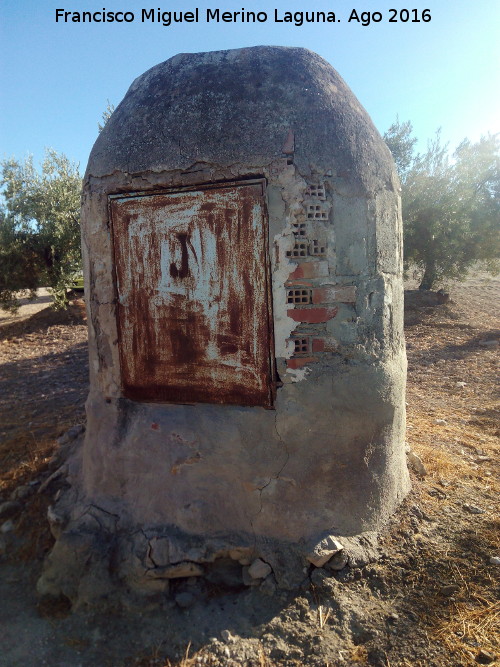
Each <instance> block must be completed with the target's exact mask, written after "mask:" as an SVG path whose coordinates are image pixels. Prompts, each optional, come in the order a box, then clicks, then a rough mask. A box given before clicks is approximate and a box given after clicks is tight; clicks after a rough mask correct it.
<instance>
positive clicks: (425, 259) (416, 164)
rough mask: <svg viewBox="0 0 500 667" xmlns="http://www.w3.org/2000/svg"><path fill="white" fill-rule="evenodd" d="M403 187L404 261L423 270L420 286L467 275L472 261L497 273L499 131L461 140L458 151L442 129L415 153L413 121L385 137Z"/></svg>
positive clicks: (499, 251)
mask: <svg viewBox="0 0 500 667" xmlns="http://www.w3.org/2000/svg"><path fill="white" fill-rule="evenodd" d="M384 139H385V141H386V143H387V145H388V146H389V148H390V149H391V151H392V153H393V156H394V159H395V162H396V166H397V168H398V171H399V175H400V179H401V185H402V209H403V229H404V242H405V265H406V266H407V267H408V266H414V267H415V266H416V267H417V269H418V270H419V271H420V276H421V281H420V286H419V288H420V289H422V290H428V289H432V288H433V287H435V286H436V284H437V283H439V282H441V281H443V280H445V279H463V278H465V276H466V275H467V272H468V270H469V269H470V267H471V266H472V265H473V264H476V263H478V262H479V263H481V264H482V266H483V267H484V268H485V269H486V270H488V271H490V272H497V271H498V269H499V258H500V142H499V138H498V136H497V135H487V136H485V137H482V138H481V139H480V141H478V142H477V143H472V142H470V141H469V140H468V139H465V140H464V141H462V143H461V144H460V145H459V146H458V148H457V149H456V150H455V152H454V153H453V154H451V155H450V154H449V151H448V146H447V145H443V144H442V142H441V138H440V133H439V132H437V133H436V136H435V138H434V139H433V140H432V141H430V142H429V143H428V146H427V150H426V151H425V152H424V153H422V154H415V153H414V144H415V139H414V138H413V137H412V126H411V123H400V122H399V121H396V123H394V124H393V125H392V126H391V127H390V128H389V130H388V131H387V132H386V134H385V135H384Z"/></svg>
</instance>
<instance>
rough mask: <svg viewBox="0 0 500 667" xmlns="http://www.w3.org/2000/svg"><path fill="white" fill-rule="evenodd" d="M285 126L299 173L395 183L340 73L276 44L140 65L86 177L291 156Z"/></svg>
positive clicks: (370, 185) (374, 184) (369, 184)
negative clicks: (327, 173)
mask: <svg viewBox="0 0 500 667" xmlns="http://www.w3.org/2000/svg"><path fill="white" fill-rule="evenodd" d="M292 133H293V136H294V151H295V152H294V163H295V164H296V165H297V167H298V169H299V171H300V172H301V173H303V174H307V173H310V171H311V170H313V171H317V170H320V171H322V170H323V171H327V170H329V169H333V170H334V172H336V173H334V175H337V176H339V177H341V178H344V179H346V180H348V181H351V182H357V183H358V184H362V185H363V186H364V188H366V189H367V190H373V189H377V188H378V187H381V186H382V187H384V186H385V187H387V185H388V184H390V183H391V182H393V180H392V176H393V167H392V158H391V156H390V153H389V151H388V149H387V148H386V146H385V144H384V142H383V141H382V139H381V137H380V135H379V133H378V132H377V130H376V129H375V127H374V126H373V124H372V122H371V120H370V118H369V116H368V114H367V113H366V112H365V111H364V109H363V108H362V107H361V105H360V104H359V102H358V101H357V99H356V98H355V96H354V95H353V94H352V92H351V91H350V89H349V88H348V86H347V85H346V84H345V82H344V81H343V79H342V78H341V77H340V76H339V74H338V73H337V72H336V71H335V70H334V69H333V68H332V67H331V65H329V64H328V63H327V62H326V61H325V60H323V59H322V58H320V57H319V56H318V55H317V54H315V53H313V52H311V51H309V50H307V49H302V48H290V47H281V46H279V47H278V46H256V47H252V48H244V49H234V50H230V51H214V52H208V53H182V54H179V55H177V56H175V57H173V58H170V60H167V61H165V62H163V63H161V64H159V65H157V66H155V67H153V68H151V69H150V70H148V71H147V72H146V73H145V74H143V75H142V76H140V77H138V78H137V79H136V80H135V81H134V82H133V84H132V85H131V86H130V88H129V90H128V92H127V94H126V95H125V98H124V99H123V101H122V102H121V104H120V105H119V106H118V108H117V109H116V111H115V112H114V113H113V115H112V116H111V118H110V120H109V121H108V123H107V124H106V126H105V128H104V130H103V131H102V132H101V134H100V135H99V137H98V139H97V141H96V143H95V145H94V147H93V150H92V153H91V155H90V159H89V164H88V168H87V176H90V175H91V176H95V177H100V176H104V175H106V174H110V173H112V172H114V171H116V170H118V171H124V172H128V173H140V172H143V171H170V170H176V169H180V170H183V169H187V168H189V167H192V165H193V164H196V163H208V164H214V165H222V166H225V167H227V166H230V165H231V164H242V163H243V164H246V165H249V164H250V165H255V167H258V166H264V165H266V164H269V163H270V162H272V161H273V160H275V159H276V158H280V157H284V156H285V155H286V154H289V153H290V150H291V146H292V145H293V142H292V140H291V137H292ZM287 139H288V140H287ZM389 187H391V186H390V185H389Z"/></svg>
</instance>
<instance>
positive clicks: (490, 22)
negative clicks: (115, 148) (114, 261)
mask: <svg viewBox="0 0 500 667" xmlns="http://www.w3.org/2000/svg"><path fill="white" fill-rule="evenodd" d="M158 7H160V8H161V10H162V11H169V10H170V11H174V10H175V11H181V10H182V11H191V10H194V8H195V7H198V8H199V10H200V22H199V23H198V24H195V23H182V24H175V25H172V26H170V27H164V26H163V25H161V24H159V23H150V22H148V23H141V10H142V9H146V10H149V9H151V8H154V9H155V10H156V9H157V8H158ZM207 7H209V8H212V9H215V8H219V9H220V11H221V12H222V11H239V10H241V9H242V8H244V9H245V10H250V11H255V12H257V11H263V12H266V13H267V15H268V21H267V22H265V23H257V24H252V23H241V22H240V23H219V24H217V23H208V24H207V23H206V21H205V12H206V8H207ZM58 8H59V9H64V10H66V11H80V12H82V11H102V9H103V8H105V9H106V11H113V12H117V11H131V12H133V13H134V15H135V20H134V22H133V23H121V24H118V23H95V24H89V23H73V22H68V23H62V22H59V23H56V20H55V15H56V9H58ZM306 8H307V11H333V12H335V15H336V18H337V19H340V20H337V22H336V23H333V24H332V23H327V24H321V23H319V24H318V23H315V24H310V23H308V24H304V25H302V26H300V27H299V26H295V25H294V24H290V23H276V22H275V21H274V10H275V9H276V10H277V11H278V17H279V18H283V17H284V13H285V12H286V11H291V12H297V11H306ZM391 8H395V9H398V10H399V9H404V8H407V9H410V10H412V9H416V10H417V12H416V14H417V16H419V17H420V16H421V12H422V10H424V9H429V10H430V15H431V21H430V22H423V21H422V22H419V23H417V22H406V23H404V22H397V23H390V22H389V21H388V19H389V18H390V16H391V13H390V12H389V10H390V9H391ZM353 9H356V10H357V11H358V14H359V15H361V12H363V11H370V12H376V11H378V12H380V13H381V14H382V20H381V21H380V22H378V23H375V22H372V23H371V24H370V25H367V26H363V25H361V23H356V22H355V21H351V22H348V18H349V16H350V15H351V11H352V10H353ZM413 16H414V14H413V12H411V13H410V18H413ZM258 44H274V45H286V46H303V47H306V48H309V49H311V50H313V51H316V52H317V53H319V54H320V55H321V56H323V57H324V58H325V59H326V60H327V61H329V62H330V63H331V64H332V65H333V66H334V67H335V69H337V71H338V72H339V73H340V74H341V76H342V77H343V78H344V79H345V81H346V82H347V84H348V85H349V86H350V87H351V89H352V90H353V92H354V93H355V94H356V96H357V97H358V99H359V100H360V102H361V104H362V105H363V106H364V107H365V109H366V110H367V111H368V113H369V114H370V115H371V117H372V119H373V121H374V123H375V125H376V126H377V128H378V129H379V131H380V132H381V133H383V132H384V131H385V130H386V129H387V127H388V126H389V125H390V124H391V122H392V121H393V120H394V119H395V118H396V115H399V118H400V119H401V120H411V121H412V123H413V126H414V128H415V134H416V136H418V137H419V139H420V140H421V144H420V147H421V148H424V147H425V142H426V140H427V139H428V138H430V137H431V136H432V135H433V133H434V131H435V130H436V128H438V127H442V132H443V137H444V139H445V140H447V141H450V144H451V146H452V147H454V146H456V145H457V144H458V142H459V141H460V140H461V139H462V138H464V137H469V138H471V139H472V140H477V139H479V137H480V136H481V134H485V133H486V132H488V131H490V132H499V131H500V77H499V65H500V3H498V2H494V1H493V0H476V1H475V2H470V0H456V1H454V2H450V1H449V0H425V2H423V3H422V2H415V1H414V0H411V2H410V0H408V2H406V0H398V1H397V2H396V1H395V0H392V2H391V0H389V1H388V2H386V1H385V0H380V1H378V0H377V1H375V0H364V2H363V3H362V4H356V2H355V0H353V2H347V1H346V0H338V1H337V2H335V0H332V1H331V2H326V1H325V0H317V1H315V0H311V1H310V3H308V4H307V5H306V4H305V0H303V1H302V2H300V1H299V0H290V1H289V2H285V1H284V0H275V1H273V0H250V1H249V2H235V0H192V1H191V0H183V1H182V2H181V1H180V0H173V2H171V3H165V4H159V3H158V0H157V4H148V0H137V2H130V1H129V0H123V1H122V2H115V1H114V0H113V1H112V2H111V1H110V2H106V0H101V2H95V1H92V0H88V1H83V2H82V1H80V0H73V2H71V0H56V1H55V2H52V1H49V0H17V1H14V0H2V4H1V7H0V77H1V81H0V104H1V107H0V157H1V158H5V157H11V156H15V157H18V158H23V157H25V156H26V155H28V154H29V153H31V154H33V155H34V158H35V160H36V161H39V160H40V159H41V158H42V156H43V149H44V146H48V147H52V148H54V149H56V150H58V151H61V152H63V153H65V154H66V155H67V156H68V157H69V158H71V159H72V160H74V161H75V162H79V163H80V170H81V171H82V172H83V171H84V168H85V165H86V162H87V158H88V155H89V152H90V149H91V147H92V144H93V142H94V141H95V138H96V136H97V123H98V122H99V120H100V119H101V115H102V112H103V111H104V109H105V107H106V103H107V100H108V99H109V100H110V101H111V102H112V103H113V104H115V105H117V104H118V103H119V102H120V100H121V99H122V98H123V96H124V94H125V92H126V90H127V88H128V87H129V85H130V84H131V83H132V81H133V80H134V78H135V77H136V76H138V75H139V74H142V73H143V72H144V71H145V70H147V69H149V68H150V67H152V66H153V65H156V64H157V63H159V62H162V61H164V60H167V59H168V58H170V57H171V56H173V55H175V54H176V53H180V52H188V51H189V52H198V51H211V50H217V49H229V48H238V47H243V46H253V45H258Z"/></svg>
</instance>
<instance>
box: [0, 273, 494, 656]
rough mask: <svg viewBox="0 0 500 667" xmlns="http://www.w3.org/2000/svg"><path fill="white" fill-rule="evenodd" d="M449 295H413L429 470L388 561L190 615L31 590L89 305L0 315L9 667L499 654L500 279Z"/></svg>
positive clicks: (211, 603) (415, 370) (79, 395)
mask: <svg viewBox="0 0 500 667" xmlns="http://www.w3.org/2000/svg"><path fill="white" fill-rule="evenodd" d="M408 287H410V288H411V287H414V286H413V285H408ZM450 296H451V300H450V301H448V302H445V303H438V302H437V300H436V299H434V300H432V299H431V300H430V301H427V302H426V301H425V299H424V300H422V297H421V295H419V294H417V293H415V292H412V291H408V292H407V301H406V339H407V347H408V364H409V366H408V371H409V372H408V390H407V402H408V431H407V440H408V445H409V447H410V448H411V450H412V452H413V453H415V454H417V455H418V456H419V457H420V459H421V461H422V463H423V465H424V466H425V474H417V473H415V471H414V470H412V472H411V474H412V482H413V490H412V492H411V493H410V495H409V496H408V498H407V499H406V501H405V502H404V504H403V506H402V507H401V508H400V510H399V511H398V513H397V515H396V516H395V517H394V519H393V521H392V522H391V524H390V525H388V526H387V528H386V531H385V533H384V535H383V536H382V539H381V553H380V558H379V559H378V560H377V561H376V562H373V563H370V564H368V565H366V566H365V567H363V568H358V569H350V568H345V569H344V570H342V571H340V572H337V573H335V574H334V575H332V573H331V572H326V571H325V570H322V569H318V570H316V571H315V572H314V574H313V575H312V585H308V586H306V585H304V587H303V589H302V590H300V591H298V592H296V593H281V592H273V591H272V590H266V589H265V588H264V589H263V590H262V589H259V588H258V587H257V588H253V589H248V590H229V589H224V588H222V587H215V586H212V587H211V588H210V589H206V590H205V591H204V592H203V595H198V592H199V591H198V589H197V588H196V586H193V588H192V589H191V590H192V591H193V592H194V593H196V594H195V595H194V597H195V600H196V601H195V602H194V604H193V605H192V606H190V607H189V608H187V609H181V608H180V607H179V606H177V605H176V604H175V602H174V601H173V600H172V599H171V598H170V599H168V600H166V601H165V604H164V606H163V608H162V609H160V610H156V611H150V612H141V613H139V612H137V611H135V612H133V611H129V612H116V613H114V614H113V613H109V612H108V613H107V614H106V615H99V614H96V613H87V614H84V613H81V612H78V613H71V612H70V610H69V609H68V608H67V605H64V604H63V603H61V605H59V606H57V605H52V606H49V607H47V606H44V605H41V604H39V601H38V600H37V597H36V594H35V582H36V579H37V577H38V576H39V573H40V570H41V567H42V560H43V557H44V556H45V554H46V553H47V551H48V550H49V549H50V547H51V544H52V537H51V536H50V533H49V531H48V523H47V521H46V519H45V513H46V511H47V507H48V506H49V505H50V503H51V502H53V500H54V496H55V495H56V494H57V493H58V485H59V482H58V481H57V480H55V481H54V482H53V483H50V484H47V485H45V488H43V490H42V492H41V493H39V492H37V489H39V488H40V487H43V486H44V482H45V481H46V480H47V479H48V477H49V476H50V474H51V473H52V472H53V470H54V469H55V465H56V462H57V444H56V438H57V437H58V436H59V435H61V434H62V433H63V432H65V431H66V430H67V429H68V428H69V427H70V426H72V425H74V424H78V423H84V401H85V398H86V394H87V391H88V380H87V356H86V335H87V331H86V324H85V321H84V310H83V304H82V303H81V302H75V303H74V305H73V306H72V308H71V309H70V310H69V311H68V312H67V313H63V314H61V313H54V312H53V311H52V310H50V309H47V308H44V309H43V310H41V311H40V312H35V313H34V314H33V313H26V312H24V313H21V314H20V316H18V317H16V318H4V319H3V320H2V319H0V503H1V502H5V501H7V500H9V499H10V498H11V497H12V494H14V496H15V495H16V494H19V489H20V488H21V489H23V488H24V489H26V488H27V489H28V490H27V491H25V492H24V493H26V494H27V495H26V496H25V497H23V498H22V499H19V506H18V507H17V509H16V510H15V511H13V514H12V516H11V517H10V518H8V519H6V518H5V517H4V518H3V519H1V520H0V528H1V530H2V531H5V532H2V533H0V554H3V555H0V601H1V603H0V623H1V627H2V631H1V633H0V665H2V666H3V665H5V666H8V667H14V666H17V665H23V666H31V665H33V666H39V665H50V666H51V667H78V666H82V667H87V666H89V667H90V666H91V665H92V666H97V667H101V666H102V667H107V666H110V667H122V666H123V667H129V666H130V667H132V666H134V665H135V666H138V667H145V666H148V665H155V666H160V667H161V666H163V667H166V666H172V665H180V666H184V667H188V666H190V665H193V666H194V665H208V666H222V665H224V666H226V665H227V666H231V665H235V666H236V665H248V666H253V665H255V666H259V667H265V666H272V665H283V666H292V665H312V666H316V665H317V666H322V667H327V666H328V667H333V666H337V665H338V666H347V665H374V666H383V667H396V666H405V667H423V666H424V665H425V667H428V666H434V665H435V666H450V667H458V666H461V665H463V666H468V665H478V664H490V665H498V664H500V662H499V659H500V642H499V637H500V603H499V597H500V596H499V593H500V585H499V575H500V566H499V565H495V564H494V563H493V562H491V559H492V557H500V534H499V530H498V529H499V526H500V521H499V516H498V509H499V505H498V498H499V490H500V485H499V479H498V453H499V449H500V447H499V437H498V436H499V432H500V421H499V418H498V417H499V402H498V355H499V349H500V348H499V346H498V341H499V338H500V308H499V304H500V280H499V279H493V280H492V279H487V278H486V277H485V276H473V277H471V278H470V279H469V280H468V281H466V282H465V283H461V284H454V285H452V286H451V288H450ZM54 455H56V456H55V457H54ZM415 465H417V467H418V462H417V463H416V464H415ZM420 472H421V473H423V472H424V471H423V470H422V469H421V470H420ZM21 495H22V493H21ZM5 521H7V523H8V522H12V523H11V524H9V525H8V526H7V528H11V530H6V529H5V526H6V524H5ZM178 585H179V587H181V588H182V587H184V590H190V588H189V587H190V586H191V585H192V582H190V581H187V582H182V583H179V584H178ZM179 590H180V589H179Z"/></svg>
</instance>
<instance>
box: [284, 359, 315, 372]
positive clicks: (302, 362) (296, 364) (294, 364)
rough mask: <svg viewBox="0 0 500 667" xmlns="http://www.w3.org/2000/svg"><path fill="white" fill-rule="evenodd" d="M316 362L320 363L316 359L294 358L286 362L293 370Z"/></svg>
mask: <svg viewBox="0 0 500 667" xmlns="http://www.w3.org/2000/svg"><path fill="white" fill-rule="evenodd" d="M315 361H318V359H317V358H316V357H292V359H287V360H286V365H287V367H288V368H290V369H291V370H295V369H296V368H303V367H304V366H306V365H307V364H312V363H314V362H315Z"/></svg>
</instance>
